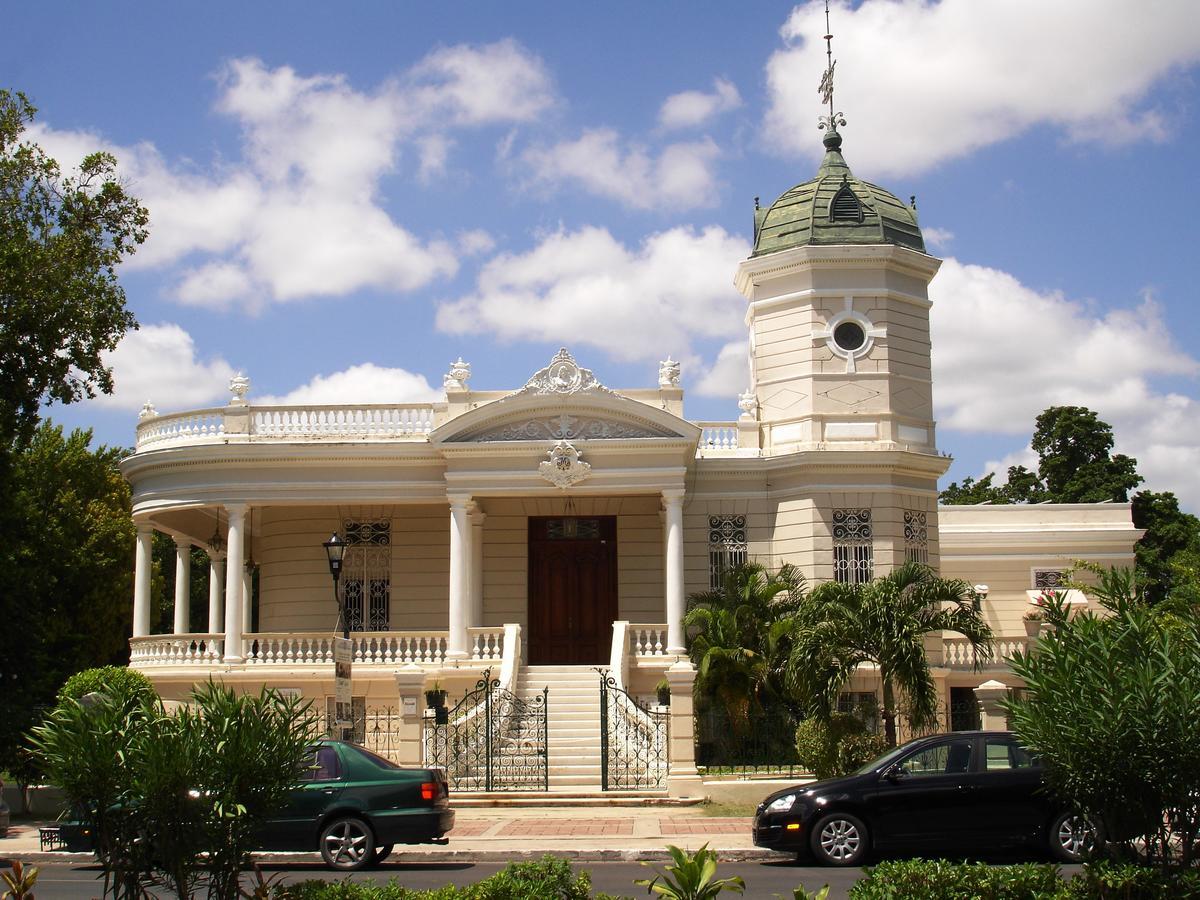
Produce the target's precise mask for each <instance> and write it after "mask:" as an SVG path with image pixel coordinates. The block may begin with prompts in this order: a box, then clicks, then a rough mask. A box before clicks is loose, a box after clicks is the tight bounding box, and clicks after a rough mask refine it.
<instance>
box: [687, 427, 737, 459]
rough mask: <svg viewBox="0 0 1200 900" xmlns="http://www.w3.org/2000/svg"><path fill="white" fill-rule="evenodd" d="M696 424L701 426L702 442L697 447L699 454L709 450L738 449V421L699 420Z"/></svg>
mask: <svg viewBox="0 0 1200 900" xmlns="http://www.w3.org/2000/svg"><path fill="white" fill-rule="evenodd" d="M696 424H697V425H699V426H700V444H699V446H697V447H696V452H697V453H698V454H702V453H704V452H705V451H709V450H726V451H733V450H737V448H738V429H737V423H736V422H697V423H696Z"/></svg>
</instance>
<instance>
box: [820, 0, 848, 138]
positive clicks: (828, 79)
mask: <svg viewBox="0 0 1200 900" xmlns="http://www.w3.org/2000/svg"><path fill="white" fill-rule="evenodd" d="M825 60H826V66H825V72H824V73H823V74H822V75H821V83H820V84H819V85H817V93H818V94H820V95H821V102H822V103H826V104H828V105H829V114H828V115H824V116H820V117H818V119H817V127H818V128H820V129H821V130H822V131H827V134H826V135H825V137H824V138H823V139H822V140H821V143H823V144H824V145H825V149H826V150H839V149H841V146H842V136H841V135H840V134H838V130H837V127H838V126H839V125H845V124H846V119H845V117H844V116H843V115H842V114H841V113H840V112H834V111H833V70H834V69H835V68H836V67H837V60H836V59H834V58H833V35H832V34H831V33H830V28H829V0H825Z"/></svg>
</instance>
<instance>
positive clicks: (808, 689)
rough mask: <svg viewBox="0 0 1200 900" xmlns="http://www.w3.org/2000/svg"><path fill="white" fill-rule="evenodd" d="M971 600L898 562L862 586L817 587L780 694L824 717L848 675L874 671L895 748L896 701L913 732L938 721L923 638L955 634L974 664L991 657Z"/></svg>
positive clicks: (800, 622)
mask: <svg viewBox="0 0 1200 900" xmlns="http://www.w3.org/2000/svg"><path fill="white" fill-rule="evenodd" d="M974 599H975V594H974V591H973V590H972V589H971V587H970V586H969V585H968V584H967V583H966V582H965V581H960V580H958V579H946V578H939V577H938V576H937V575H936V574H935V573H934V572H933V570H932V569H930V568H929V567H928V566H923V565H921V564H919V563H905V564H904V565H903V566H901V567H900V568H899V569H897V570H896V571H894V572H892V573H891V574H890V575H886V576H884V577H882V578H876V579H874V580H872V581H870V582H867V583H865V584H842V583H839V582H828V583H826V584H822V585H820V586H819V587H817V588H816V589H814V590H813V592H812V593H811V594H810V595H809V598H808V601H807V602H806V603H804V604H802V605H801V607H800V609H799V610H798V611H797V613H796V615H795V616H794V617H793V619H792V621H791V634H790V647H789V655H788V659H787V671H786V678H785V680H786V684H787V687H788V688H789V689H790V690H791V691H793V692H794V693H795V694H796V695H797V696H799V697H803V698H808V712H809V713H810V714H812V715H828V714H829V713H830V711H831V710H833V709H834V708H835V706H836V703H837V697H838V691H839V690H840V689H841V688H842V686H843V685H844V684H845V683H846V681H847V680H848V679H849V678H850V676H851V675H853V674H854V671H855V670H856V669H857V668H858V667H859V666H860V665H863V664H873V665H875V666H876V667H878V669H879V678H880V681H881V682H882V685H883V710H882V717H883V722H884V729H885V735H886V737H887V741H888V743H889V744H890V745H893V746H894V745H895V743H896V715H897V709H898V706H897V699H898V695H899V698H900V699H903V700H904V701H905V717H906V718H907V719H908V721H909V723H910V724H911V725H912V726H913V727H914V728H925V727H928V726H930V725H932V724H935V723H936V721H937V689H936V687H935V686H934V683H933V676H932V674H931V673H930V671H929V663H928V661H927V660H926V658H925V636H926V635H927V634H929V633H930V632H935V631H953V632H956V633H958V634H961V635H962V636H963V637H965V638H966V639H967V640H969V641H970V642H971V643H972V644H973V645H974V647H975V648H976V651H977V652H976V654H975V656H976V659H977V660H978V659H980V658H987V657H989V656H990V654H991V641H992V630H991V628H989V627H988V625H987V623H986V622H984V620H983V617H982V616H981V615H980V613H979V610H978V609H976V607H975V603H974V602H973V601H974ZM977 664H978V663H977Z"/></svg>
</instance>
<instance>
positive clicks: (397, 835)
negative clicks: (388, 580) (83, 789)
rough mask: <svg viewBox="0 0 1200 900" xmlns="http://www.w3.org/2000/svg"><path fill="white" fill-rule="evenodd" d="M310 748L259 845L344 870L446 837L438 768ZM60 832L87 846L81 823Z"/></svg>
mask: <svg viewBox="0 0 1200 900" xmlns="http://www.w3.org/2000/svg"><path fill="white" fill-rule="evenodd" d="M309 752H310V754H311V755H310V756H309V763H308V765H306V766H305V772H304V776H303V780H302V781H301V783H299V784H298V785H297V786H296V788H295V789H294V790H293V791H292V794H291V797H290V798H289V800H288V803H287V805H286V806H285V807H284V808H283V809H282V810H280V811H279V814H278V815H277V816H275V817H274V818H272V819H270V820H269V821H268V822H267V823H266V827H265V829H264V830H263V832H262V835H261V837H260V840H259V849H260V850H300V851H303V850H309V851H311V850H320V852H321V856H322V858H323V859H324V860H325V863H326V865H329V866H332V867H333V868H335V869H342V870H347V871H349V870H354V869H361V868H363V867H365V866H369V865H374V864H376V863H379V862H382V861H383V859H384V857H386V856H387V855H388V854H389V853H391V852H392V847H393V845H395V844H439V843H445V842H446V840H445V838H444V835H445V834H446V832H448V831H449V830H450V829H451V828H453V827H454V811H453V810H452V809H450V799H449V797H450V791H449V787H448V785H447V783H446V776H445V774H444V773H443V772H442V771H441V770H440V769H402V768H400V767H399V766H397V765H396V764H395V763H392V762H390V761H389V760H386V759H384V758H383V757H382V756H377V755H376V754H374V753H372V752H371V751H370V750H367V749H365V748H363V747H359V746H358V745H357V744H350V743H345V742H342V741H319V742H317V743H315V744H314V745H313V746H312V748H311V749H310V751H309ZM197 796H198V795H197ZM59 837H60V839H61V842H62V846H63V848H64V849H66V850H71V851H86V850H91V849H92V837H91V830H90V829H89V828H88V827H87V826H85V825H83V824H81V823H78V822H67V823H64V824H63V825H62V826H61V827H60V829H59Z"/></svg>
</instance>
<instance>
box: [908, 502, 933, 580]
mask: <svg viewBox="0 0 1200 900" xmlns="http://www.w3.org/2000/svg"><path fill="white" fill-rule="evenodd" d="M904 561H905V562H917V563H920V564H921V565H923V566H927V565H929V525H928V516H927V514H926V513H923V512H921V511H920V510H915V509H906V510H905V511H904Z"/></svg>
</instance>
